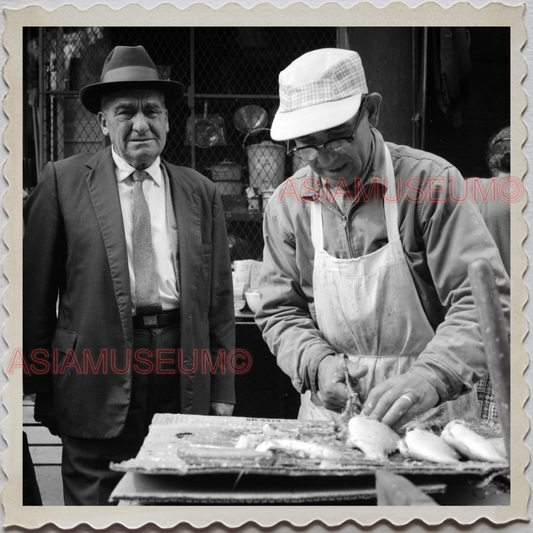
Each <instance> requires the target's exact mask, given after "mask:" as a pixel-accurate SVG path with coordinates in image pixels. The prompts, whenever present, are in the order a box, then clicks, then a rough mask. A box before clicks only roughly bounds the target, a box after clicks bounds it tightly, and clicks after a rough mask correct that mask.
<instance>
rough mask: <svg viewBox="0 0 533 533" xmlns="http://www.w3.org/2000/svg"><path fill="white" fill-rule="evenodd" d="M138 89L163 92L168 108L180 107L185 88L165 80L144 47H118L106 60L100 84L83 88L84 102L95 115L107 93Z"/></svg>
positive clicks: (81, 98) (177, 83)
mask: <svg viewBox="0 0 533 533" xmlns="http://www.w3.org/2000/svg"><path fill="white" fill-rule="evenodd" d="M135 89H151V90H155V91H160V92H161V93H163V95H164V96H165V104H166V106H167V107H171V106H173V105H174V104H176V103H177V102H178V101H179V100H180V98H181V97H182V96H183V85H182V84H181V83H179V82H177V81H170V80H162V79H161V77H160V76H159V73H158V71H157V68H156V66H155V65H154V63H153V61H152V60H151V59H150V56H149V55H148V52H147V51H146V50H145V49H144V47H142V46H116V47H115V48H113V50H111V52H110V54H109V55H108V56H107V58H106V60H105V63H104V67H103V68H102V75H101V76H100V82H99V83H93V84H91V85H87V86H86V87H83V89H82V90H81V91H80V100H81V103H82V104H83V105H84V106H85V107H86V108H87V109H88V110H89V111H90V112H91V113H94V114H97V113H98V112H99V111H100V102H101V100H102V96H103V95H104V94H109V93H112V92H116V91H120V90H135Z"/></svg>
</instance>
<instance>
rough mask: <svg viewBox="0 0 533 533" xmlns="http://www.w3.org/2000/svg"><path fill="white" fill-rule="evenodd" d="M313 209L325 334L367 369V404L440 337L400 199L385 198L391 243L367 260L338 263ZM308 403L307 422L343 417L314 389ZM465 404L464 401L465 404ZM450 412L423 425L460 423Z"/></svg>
mask: <svg viewBox="0 0 533 533" xmlns="http://www.w3.org/2000/svg"><path fill="white" fill-rule="evenodd" d="M382 146H383V147H384V150H385V153H384V156H385V161H386V170H387V195H386V196H387V198H396V180H395V177H394V169H393V166H392V160H391V156H390V152H389V149H388V148H387V146H386V145H385V144H384V143H383V144H382ZM310 208H311V237H312V241H313V245H314V248H315V255H314V261H315V263H314V270H313V294H314V298H315V309H316V320H317V323H318V329H319V330H320V332H321V335H322V337H323V338H324V339H325V340H326V341H327V342H328V344H330V345H331V346H332V348H334V349H335V350H336V351H337V352H338V353H346V354H347V355H348V357H349V358H350V360H351V361H352V362H353V363H355V364H356V365H357V366H363V365H366V366H367V367H368V373H367V374H366V376H364V377H363V378H361V379H360V380H359V384H358V387H359V394H360V397H361V401H362V402H363V403H364V401H365V400H366V398H367V396H368V393H369V391H370V390H371V389H372V387H374V385H376V384H378V383H381V382H382V381H384V380H385V379H387V378H389V377H391V376H393V375H396V374H404V373H405V372H407V370H408V369H409V368H410V367H411V365H412V364H413V363H414V362H415V361H416V359H417V358H418V356H419V355H420V353H421V352H422V351H423V350H424V349H425V348H426V346H427V344H428V343H429V341H430V340H431V339H432V338H433V336H434V334H435V332H434V331H433V328H432V327H431V324H430V323H429V320H428V319H427V316H426V314H425V313H424V309H423V307H422V304H421V302H420V299H419V297H418V294H417V292H416V287H415V285H414V282H413V279H412V276H411V272H410V271H409V267H408V265H407V261H406V259H405V255H404V252H403V248H402V243H401V240H400V232H399V229H398V223H397V220H398V206H397V203H396V201H389V200H387V199H384V210H385V221H386V227H387V235H388V239H389V242H388V244H386V245H385V246H383V247H382V248H380V249H379V250H376V251H374V252H372V253H370V254H368V255H365V256H361V257H356V258H351V259H338V258H336V257H332V256H331V255H329V254H328V253H327V252H326V251H325V250H324V244H323V243H324V238H323V229H322V211H321V210H322V204H321V202H314V203H312V204H311V206H310ZM467 396H470V394H468V395H467ZM474 396H475V395H474ZM301 400H302V403H301V408H300V412H299V415H298V418H299V419H301V420H317V419H322V420H323V419H334V418H335V416H336V413H333V412H332V411H329V410H327V409H325V408H324V406H323V405H322V404H321V402H320V399H319V398H318V397H317V396H316V395H314V394H311V391H307V392H306V393H305V394H303V395H302V396H301ZM459 401H460V402H461V404H462V403H464V400H459ZM456 402H457V401H456ZM456 402H446V403H447V404H451V403H454V404H455V403H456ZM471 404H472V401H471V399H470V398H469V399H468V401H467V408H466V411H469V412H471V411H472V407H473V409H474V410H475V411H476V414H477V401H474V404H473V406H472V405H471ZM450 407H451V406H446V404H443V405H441V406H439V407H437V408H433V409H430V410H429V411H427V412H426V413H424V414H423V415H421V416H420V417H418V420H420V421H427V420H429V419H431V421H432V422H434V423H438V424H442V423H445V422H446V421H447V420H449V419H450V418H453V417H454V414H453V412H450ZM458 407H459V406H458ZM452 410H453V409H452ZM460 414H461V417H463V418H464V417H465V415H467V413H465V412H464V407H461V413H460ZM466 417H467V418H468V416H466Z"/></svg>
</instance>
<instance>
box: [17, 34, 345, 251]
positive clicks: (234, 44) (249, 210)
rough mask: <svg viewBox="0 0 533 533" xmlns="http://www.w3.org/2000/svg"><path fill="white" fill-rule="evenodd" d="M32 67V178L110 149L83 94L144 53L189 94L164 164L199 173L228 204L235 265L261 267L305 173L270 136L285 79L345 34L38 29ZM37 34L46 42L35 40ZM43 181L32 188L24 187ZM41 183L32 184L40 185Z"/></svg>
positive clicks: (31, 46)
mask: <svg viewBox="0 0 533 533" xmlns="http://www.w3.org/2000/svg"><path fill="white" fill-rule="evenodd" d="M32 32H33V33H31V34H28V36H27V39H28V54H27V58H26V69H25V71H26V75H27V81H26V84H27V87H29V94H30V98H29V100H30V106H29V108H28V109H30V110H31V115H32V120H31V121H29V120H28V121H27V122H28V124H30V123H31V126H29V127H28V130H29V134H30V136H31V137H33V139H34V142H33V143H27V145H25V151H26V152H27V153H26V154H25V161H26V162H28V161H31V162H33V164H31V166H32V167H33V168H32V169H30V168H27V167H28V166H29V165H26V166H25V168H27V173H28V174H32V175H34V176H35V177H37V176H38V174H39V172H40V171H41V170H42V168H43V167H44V165H45V164H46V162H48V161H50V160H54V161H55V160H58V159H63V158H66V157H69V156H71V155H74V154H78V153H82V152H95V151H97V150H100V149H101V148H103V147H104V146H105V145H106V139H105V138H104V136H103V135H102V133H101V131H100V127H99V126H98V123H97V120H96V118H95V116H94V115H92V114H91V113H90V112H88V111H87V110H85V108H84V107H83V106H82V105H81V103H80V101H79V99H78V92H79V90H80V89H81V88H82V87H84V86H85V85H88V84H90V83H96V82H98V81H99V79H100V73H101V70H102V66H103V64H104V61H105V58H106V57H107V55H108V54H109V52H110V51H111V50H112V49H113V47H115V46H117V45H128V46H133V45H143V46H144V47H145V48H146V50H147V51H148V53H149V55H150V56H151V58H152V60H153V61H154V63H155V64H156V65H157V68H158V70H159V72H160V74H161V76H162V77H163V78H165V79H173V80H177V81H180V82H181V83H183V85H184V86H185V88H186V94H185V96H184V98H183V105H181V106H177V107H175V108H173V109H172V110H171V111H170V114H169V120H170V132H169V135H168V137H167V145H166V147H165V150H164V152H163V157H164V158H165V159H167V160H168V161H169V162H171V163H174V164H177V165H183V166H188V167H192V168H195V169H196V170H198V171H199V172H201V173H202V174H204V175H205V176H208V177H209V178H210V179H212V180H213V181H214V182H215V184H216V186H217V188H218V189H219V190H220V192H221V194H222V195H223V196H222V198H223V202H224V206H225V211H226V221H227V229H228V234H229V240H230V250H231V256H232V260H237V259H239V260H240V259H256V260H260V259H261V256H262V249H263V238H262V231H261V222H262V210H263V204H264V203H265V202H266V201H267V199H268V197H269V196H270V195H271V193H272V191H273V190H274V188H275V187H276V186H277V185H279V184H280V183H281V182H282V181H283V180H284V179H285V178H286V177H287V176H290V175H292V174H293V171H294V169H296V168H299V166H301V162H300V165H299V164H298V162H296V161H292V160H291V159H290V158H288V157H287V156H286V155H285V146H284V145H283V144H279V143H274V142H273V141H272V139H271V138H270V135H269V128H270V125H271V123H272V120H273V118H274V115H275V112H276V110H277V107H278V105H279V99H278V74H279V72H280V71H281V70H282V69H284V68H285V67H286V66H287V65H288V64H289V63H290V62H291V61H293V60H294V59H295V58H297V57H298V56H300V55H301V54H303V53H305V52H306V51H309V50H312V49H316V48H322V47H335V46H336V45H337V29H336V28H332V27H329V28H328V27H326V28H324V27H317V28H304V27H295V28H276V27H274V28H273V27H264V28H263V27H253V28H250V27H249V28H242V27H215V28H214V27H210V28H168V27H164V28H163V27H159V28H139V27H136V28H132V27H116V28H109V27H105V28H104V27H91V28H74V27H73V28H39V29H34V30H32ZM36 32H38V34H37V33H36ZM31 181H35V180H34V179H33V180H32V179H31V178H26V180H25V184H28V182H31ZM34 184H35V183H33V185H34Z"/></svg>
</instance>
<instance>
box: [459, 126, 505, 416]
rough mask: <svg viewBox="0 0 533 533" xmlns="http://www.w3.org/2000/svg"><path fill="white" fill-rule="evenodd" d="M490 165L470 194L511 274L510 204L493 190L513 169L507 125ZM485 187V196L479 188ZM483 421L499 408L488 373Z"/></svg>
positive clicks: (492, 145) (492, 143)
mask: <svg viewBox="0 0 533 533" xmlns="http://www.w3.org/2000/svg"><path fill="white" fill-rule="evenodd" d="M486 160H487V167H488V169H489V171H490V176H491V178H489V179H478V178H471V179H469V180H468V181H467V183H468V189H469V195H470V197H471V198H473V199H474V200H475V202H476V205H477V207H478V209H479V211H480V212H481V216H482V217H483V220H485V224H486V225H487V228H488V229H489V231H490V233H491V235H492V237H493V239H494V241H495V242H496V246H497V247H498V250H499V251H500V255H501V258H502V262H503V264H504V266H505V270H507V273H508V274H509V275H511V204H510V203H509V202H508V201H506V200H505V199H504V198H502V196H501V194H498V193H497V194H496V195H495V198H493V196H492V190H495V191H498V185H499V183H500V180H503V179H505V178H507V177H509V174H510V172H511V128H510V127H509V126H507V127H506V128H503V129H502V130H500V131H499V132H498V133H497V134H496V135H494V136H493V137H491V139H490V140H489V142H488V149H487V158H486ZM479 187H481V189H482V190H483V194H484V196H485V197H483V195H482V194H480V188H479ZM476 389H477V396H478V401H479V406H480V416H481V418H482V419H483V420H489V421H491V422H495V421H496V420H497V419H498V410H497V407H496V402H495V399H494V393H493V390H492V383H491V380H490V377H489V376H488V375H486V376H484V377H483V379H481V380H480V381H479V382H478V383H476Z"/></svg>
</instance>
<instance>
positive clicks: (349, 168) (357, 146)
mask: <svg viewBox="0 0 533 533" xmlns="http://www.w3.org/2000/svg"><path fill="white" fill-rule="evenodd" d="M380 103H381V96H380V95H379V94H377V93H372V94H371V95H369V96H368V98H367V104H366V110H365V111H364V114H363V115H362V117H361V120H360V124H359V126H358V128H357V131H355V133H354V139H353V141H352V143H351V144H350V146H349V147H347V148H346V149H343V150H339V151H334V150H329V149H327V148H320V149H319V150H318V155H317V157H316V159H313V160H311V161H308V164H309V166H310V167H311V168H312V169H313V170H314V171H315V172H316V173H317V174H318V175H319V176H322V177H324V178H328V182H329V184H330V186H333V187H334V186H336V184H337V183H338V182H339V181H340V180H344V182H345V183H346V185H351V184H353V182H354V181H355V179H356V178H361V177H362V173H363V171H364V169H365V167H366V164H367V162H368V158H369V157H370V152H371V143H372V140H371V138H372V135H371V132H370V127H371V126H374V127H375V126H377V123H378V115H379V106H380ZM357 119H358V115H356V116H354V117H352V119H350V120H349V121H347V122H345V123H344V124H341V125H340V126H337V127H335V128H332V129H331V130H326V131H319V132H316V133H313V134H312V135H306V136H305V137H300V138H299V139H297V144H298V145H300V146H304V145H316V146H320V145H323V144H324V143H327V142H328V141H331V140H333V139H337V138H339V137H348V136H350V135H351V133H352V131H353V128H354V125H355V123H356V121H357Z"/></svg>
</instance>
